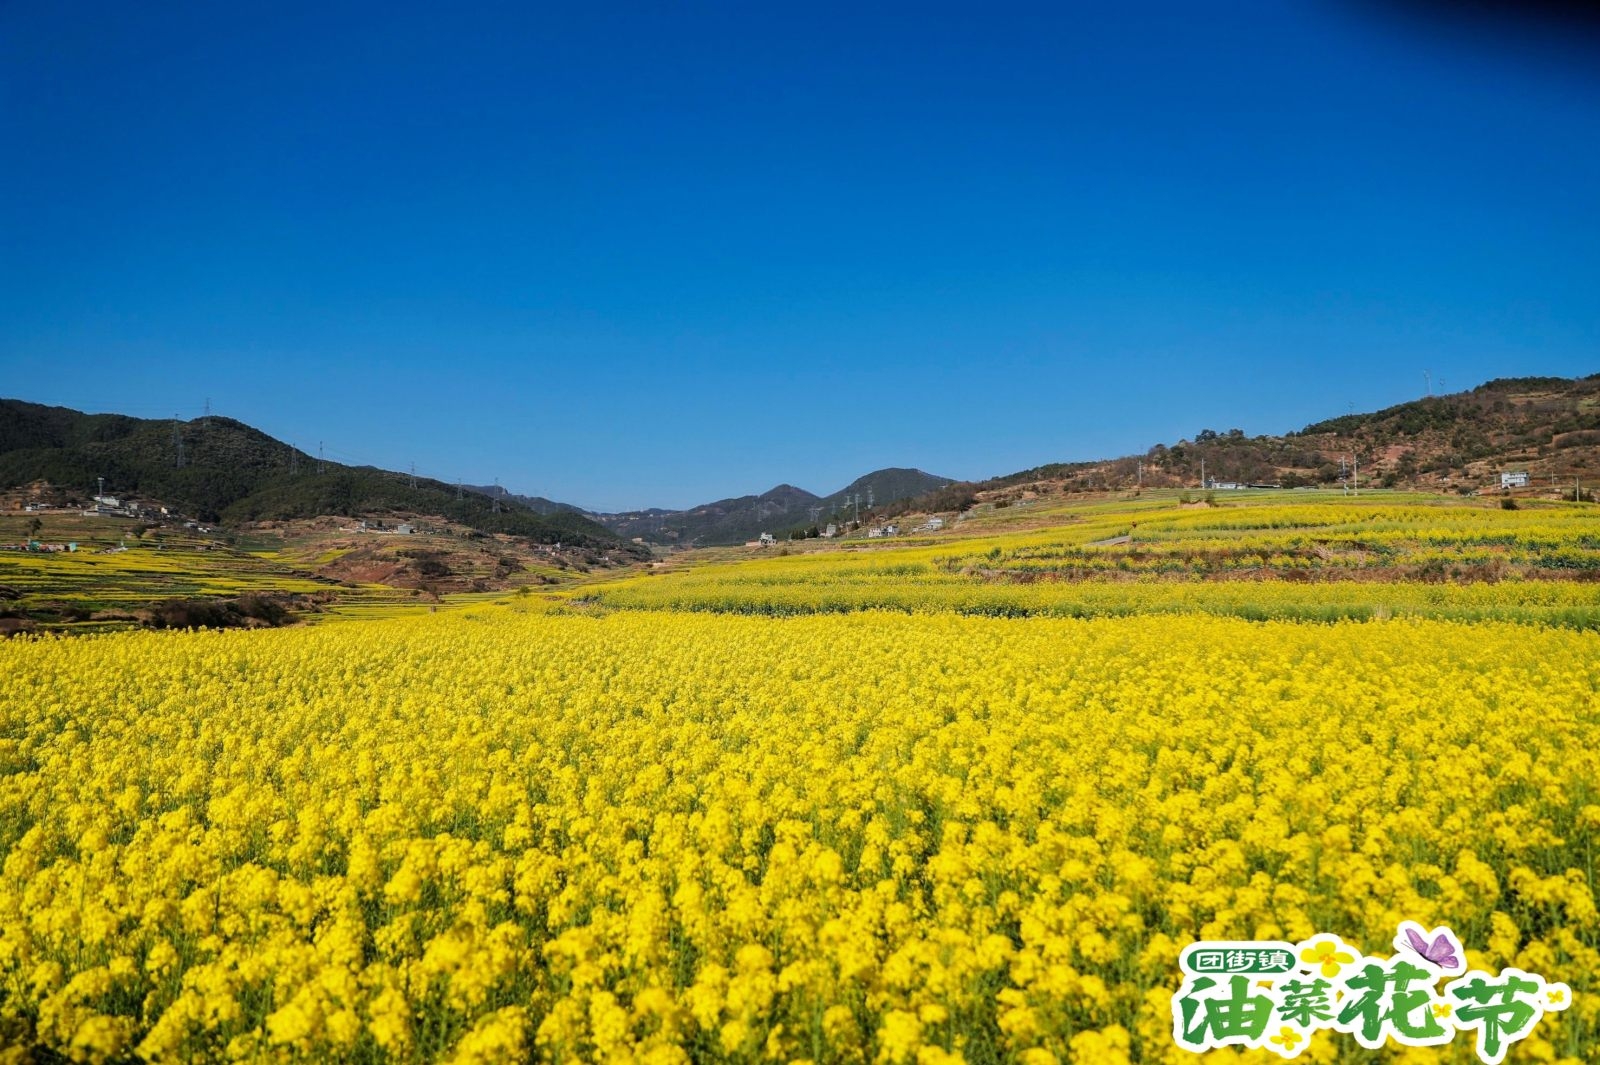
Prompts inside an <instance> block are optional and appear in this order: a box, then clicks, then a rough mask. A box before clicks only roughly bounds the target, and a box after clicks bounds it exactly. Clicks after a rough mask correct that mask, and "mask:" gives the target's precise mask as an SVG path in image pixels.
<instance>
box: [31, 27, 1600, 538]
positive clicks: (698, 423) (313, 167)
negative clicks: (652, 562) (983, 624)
mask: <svg viewBox="0 0 1600 1065" xmlns="http://www.w3.org/2000/svg"><path fill="white" fill-rule="evenodd" d="M323 6H324V5H317V6H312V5H304V6H300V5H293V4H273V5H251V4H242V3H241V4H220V5H219V4H171V5H165V4H164V5H132V4H103V5H94V4H72V3H67V4H59V5H44V4H35V5H23V4H12V5H3V6H0V143H4V144H6V145H7V146H8V147H7V149H6V161H5V163H4V165H0V395H7V396H15V397H20V398H24V399H30V400H35V401H38V402H48V403H58V404H63V405H68V406H74V407H78V408H80V409H89V410H118V411H123V412H127V413H131V414H139V415H146V416H151V417H170V416H171V415H172V414H173V413H175V412H176V413H181V414H182V415H184V416H186V417H189V416H196V415H198V414H199V413H200V412H201V408H202V405H203V404H204V403H205V402H206V400H207V399H208V398H209V400H210V402H211V405H212V409H213V410H214V411H215V412H218V413H222V414H227V415H230V416H233V417H237V418H240V419H242V420H244V421H247V422H250V423H252V424H255V425H258V426H260V427H261V428H263V429H265V430H266V431H268V432H270V433H272V434H274V435H276V436H280V437H283V438H285V439H288V440H290V441H292V442H293V443H295V444H298V445H299V446H301V447H302V448H305V449H306V450H308V451H313V452H314V451H315V450H316V447H317V445H318V443H319V441H320V442H322V443H323V444H324V445H325V447H326V449H327V452H328V453H329V455H330V456H333V457H337V458H341V459H345V460H349V461H356V462H369V463H374V464H378V465H384V466H388V467H391V468H400V469H403V468H405V467H406V466H408V465H409V464H410V463H413V462H414V463H415V464H416V466H417V468H418V470H419V471H421V472H424V473H428V474H431V475H434V476H438V477H441V478H446V479H451V480H454V479H457V478H461V479H466V480H477V481H481V482H488V481H491V480H493V479H495V478H499V480H500V481H501V483H503V484H505V485H508V486H509V487H511V488H512V489H514V490H518V491H523V492H529V493H535V494H540V495H546V496H551V497H554V498H558V499H564V500H569V501H572V502H576V503H579V504H582V505H586V506H591V507H596V508H602V509H621V508H630V507H639V506H646V505H658V506H685V505H690V504H694V503H697V502H703V501H706V500H709V499H713V498H717V497H720V496H724V495H735V494H740V493H743V492H748V491H761V490H764V489H766V488H768V487H770V486H772V485H774V484H776V483H779V482H785V481H786V482H789V483H793V484H798V485H800V486H802V487H805V488H808V489H810V490H812V491H816V492H829V491H833V490H835V489H837V488H839V487H841V486H843V485H844V484H845V483H846V482H848V481H850V480H851V479H853V478H854V477H855V476H857V475H858V474H860V473H863V472H866V471H867V470H870V469H873V468H876V467H880V466H886V465H907V466H920V467H922V468H924V469H927V470H930V471H933V472H936V473H940V474H944V475H948V476H953V477H983V476H990V475H995V474H1000V473H1006V472H1011V471H1013V470H1017V469H1021V468H1025V467H1029V466H1033V465H1037V464H1040V463H1044V462H1051V461H1061V460H1071V459H1083V458H1094V457H1099V456H1105V455H1114V454H1122V453H1127V452H1130V451H1135V450H1143V449H1144V448H1145V447H1147V446H1149V445H1150V444H1153V443H1155V442H1158V441H1171V440H1174V439H1177V438H1178V437H1180V436H1191V435H1193V434H1194V433H1195V432H1197V431H1198V430H1200V429H1202V428H1207V427H1209V428H1215V429H1217V430H1219V431H1220V430H1226V429H1229V428H1233V427H1239V428H1243V429H1245V430H1246V431H1247V432H1252V433H1254V432H1278V431H1283V430H1287V429H1293V428H1298V427H1299V426H1301V425H1304V424H1306V423H1307V422H1310V421H1314V420H1317V419H1320V418H1323V417H1327V416H1330V415H1334V414H1339V413H1343V412H1345V411H1346V410H1347V409H1349V408H1350V407H1351V405H1353V406H1354V408H1355V409H1357V410H1363V409H1375V408H1379V407H1383V406H1387V405H1390V404H1393V403H1396V402H1400V401H1403V400H1405V399H1409V398H1412V397H1414V396H1416V395H1419V394H1421V393H1422V391H1423V387H1424V385H1423V371H1424V370H1425V369H1426V370H1431V371H1432V373H1433V375H1434V379H1435V381H1436V382H1437V381H1438V379H1439V378H1441V377H1442V378H1444V379H1445V381H1446V387H1447V388H1449V389H1454V388H1456V387H1466V386H1470V385H1473V384H1477V383H1479V382H1481V381H1483V380H1485V379H1487V378H1491V377H1497V376H1512V375H1522V374H1560V375H1578V374H1587V373H1593V372H1596V371H1600V346H1597V341H1600V295H1597V293H1600V241H1597V239H1596V238H1597V235H1600V78H1597V77H1596V76H1595V75H1594V74H1593V73H1592V71H1593V70H1595V69H1597V68H1600V62H1596V55H1597V53H1596V52H1595V51H1594V50H1593V49H1592V48H1591V46H1592V45H1593V43H1594V42H1593V39H1592V38H1590V37H1585V36H1584V35H1583V34H1581V33H1579V34H1573V33H1568V32H1562V30H1561V29H1560V28H1557V29H1556V30H1555V31H1554V32H1547V31H1546V30H1545V29H1544V28H1543V27H1537V26H1518V27H1510V28H1506V27H1493V28H1492V29H1491V31H1490V32H1481V33H1471V32H1458V31H1457V30H1455V29H1453V28H1451V27H1448V26H1444V25H1439V24H1429V23H1428V22H1427V21H1426V20H1425V19H1423V20H1419V19H1417V18H1393V17H1383V16H1380V15H1378V14H1376V12H1377V10H1379V5H1377V4H1373V3H1368V4H1358V5H1341V4H1335V3H1331V2H1321V3H1319V2H1315V0H1312V2H1308V3H1303V4H1281V3H1263V4H1252V3H1236V4H1224V5H1194V4H1172V5H1166V4H1141V3H1132V4H1126V5H1124V4H1096V5H1040V6H1038V7H1027V6H1016V7H1012V6H1003V7H1002V6H995V5H977V4H969V5H964V6H941V5H925V4H919V5H915V6H913V5H903V6H893V7H889V6H878V5H841V6H827V5H820V4H818V5H811V4H808V5H787V7H786V8H779V7H778V6H777V5H759V4H758V5H750V4H737V5H736V4H729V5H718V6H706V5H686V6H681V7H679V6H677V5H673V6H672V8H671V9H669V8H668V6H667V5H648V6H647V5H638V6H631V5H630V6H609V7H608V6H602V5H581V4H573V5H560V6H559V7H558V6H550V7H547V8H545V7H540V6H538V5H525V4H514V5H513V4H507V5H499V6H497V5H484V4H466V5H449V6H448V10H446V9H444V8H445V5H407V4H395V3H389V4H382V5H377V4H374V5H327V6H328V7H331V10H323V9H322V7H323Z"/></svg>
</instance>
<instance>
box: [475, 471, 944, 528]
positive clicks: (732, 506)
mask: <svg viewBox="0 0 1600 1065" xmlns="http://www.w3.org/2000/svg"><path fill="white" fill-rule="evenodd" d="M949 483H950V479H949V478H948V477H938V476H935V475H934V474H931V473H925V472H924V471H922V470H916V469H908V468H904V467H894V466H891V467H887V468H885V469H881V470H874V471H873V472H871V473H868V474H863V475H862V476H860V477H857V478H856V479H855V480H853V481H851V482H850V483H849V484H847V485H845V486H844V487H843V488H841V489H839V490H838V491H837V492H832V493H830V494H828V495H825V496H819V495H816V494H814V493H812V492H808V491H806V490H805V489H804V488H797V487H795V486H794V485H792V484H780V485H776V486H775V487H773V488H770V489H768V490H767V491H765V492H762V493H761V494H760V495H744V496H733V497H730V498H728V499H718V500H715V501H713V502H710V503H702V504H700V505H699V506H697V507H689V508H688V509H686V510H670V509H666V508H662V507H650V508H647V509H645V510H630V511H623V512H621V513H615V514H608V513H601V512H597V511H589V510H583V509H581V508H579V507H575V506H573V505H571V504H569V503H558V502H556V501H554V500H551V499H545V498H543V497H541V496H525V495H516V494H510V493H507V494H506V498H509V499H511V500H512V501H514V502H516V503H520V504H521V505H523V506H525V507H528V508H529V509H531V510H534V511H537V512H538V513H541V514H554V513H561V512H571V513H578V514H582V515H584V516H585V517H587V518H589V519H591V520H593V521H595V522H598V523H599V524H601V525H604V526H605V527H606V528H608V529H610V530H612V531H613V532H615V533H617V534H618V535H620V536H623V537H627V538H629V539H632V538H634V537H638V538H640V539H643V540H645V541H647V542H650V543H657V544H682V545H688V544H694V545H697V546H702V547H704V546H716V545H719V544H739V543H744V542H745V541H747V540H753V539H755V538H756V537H757V536H760V535H761V534H762V533H764V532H770V533H774V534H780V535H781V534H787V533H788V532H790V531H791V530H794V529H800V528H808V527H810V526H811V525H812V524H814V523H817V522H820V523H822V524H827V522H828V521H830V520H833V519H835V518H840V519H842V518H843V517H844V516H845V515H846V514H849V515H852V516H853V515H854V514H855V513H856V507H855V499H856V497H857V496H859V497H860V513H861V514H862V515H863V516H864V515H865V514H866V513H867V508H868V506H869V504H870V505H872V506H877V507H883V506H887V505H889V504H892V503H896V502H899V501H901V500H904V499H910V498H912V497H915V496H920V495H923V494H924V493H927V492H931V491H933V490H934V489H936V488H939V487H941V486H943V485H946V484H949ZM477 491H480V492H486V493H493V492H494V487H493V486H490V487H488V488H483V487H480V488H478V489H477Z"/></svg>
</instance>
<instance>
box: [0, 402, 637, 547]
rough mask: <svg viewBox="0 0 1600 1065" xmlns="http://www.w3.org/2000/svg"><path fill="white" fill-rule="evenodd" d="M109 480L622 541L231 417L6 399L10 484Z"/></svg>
mask: <svg viewBox="0 0 1600 1065" xmlns="http://www.w3.org/2000/svg"><path fill="white" fill-rule="evenodd" d="M100 478H104V484H105V488H106V492H107V493H109V494H113V495H117V496H130V497H136V498H141V499H146V500H151V501H155V502H158V503H160V504H161V505H164V506H168V507H171V508H174V509H177V510H179V511H181V512H182V513H184V514H188V515H191V516H193V517H196V518H198V519H199V520H201V521H206V522H221V523H224V524H239V523H244V522H254V521H276V520H290V519H297V518H311V517H316V516H319V515H341V516H350V517H365V516H369V515H381V514H426V515H434V516H438V517H441V518H444V519H448V520H450V521H453V522H458V523H460V524H463V525H468V526H471V527H473V528H476V529H480V530H482V531H484V532H490V533H506V534H509V535H513V536H521V537H526V538H527V539H529V540H531V541H533V542H536V543H557V542H561V543H566V544H571V545H574V546H583V547H591V548H596V549H608V548H613V549H614V548H621V547H622V546H623V545H622V543H621V541H620V540H619V538H618V537H617V535H616V534H615V533H613V532H611V531H610V530H608V529H606V528H605V527H604V526H601V525H599V524H597V523H596V522H593V521H591V520H589V519H588V518H586V517H584V516H583V515H582V514H579V513H575V512H572V511H558V512H553V513H549V514H539V513H535V512H534V511H533V510H531V509H528V508H526V507H522V506H518V505H516V504H515V503H513V502H510V501H499V502H496V501H495V500H492V499H490V498H489V497H488V496H486V495H483V494H482V493H479V492H475V491H468V490H464V489H458V487H457V486H455V485H449V484H444V483H443V482H440V481H435V480H429V479H427V478H421V477H417V478H413V477H411V476H409V475H407V474H403V473H396V472H393V471H390V470H381V469H377V468H375V467H371V466H344V465H340V464H339V463H335V462H324V461H319V460H318V459H316V458H315V457H313V456H311V455H307V454H305V453H304V452H301V451H298V450H296V449H295V448H293V447H291V446H290V445H288V444H285V443H284V442H282V441H280V440H276V439H274V438H273V437H271V436H268V435H267V434H266V433H263V432H261V431H260V430H258V429H255V428H252V427H251V426H249V425H246V424H244V423H243V422H239V421H235V420H234V419H232V418H224V417H218V416H211V417H206V418H200V419H194V420H191V421H180V420H177V419H171V420H165V419H145V418H131V417H127V416H125V415H120V414H84V413H82V412H80V411H75V410H71V409H68V408H65V407H46V406H41V405H39V404H36V403H26V402H23V401H21V400H14V399H0V487H15V486H19V485H23V484H30V483H34V482H38V481H45V482H48V483H50V484H51V485H54V486H57V488H59V489H60V490H62V491H63V492H65V493H66V494H67V496H68V497H70V498H75V499H78V500H81V501H87V500H88V499H89V497H91V496H92V495H93V494H94V493H95V490H96V487H97V485H98V484H99V483H100V480H99V479H100ZM629 551H630V553H634V554H639V553H640V552H639V551H638V550H637V549H635V548H632V547H631V545H630V546H629Z"/></svg>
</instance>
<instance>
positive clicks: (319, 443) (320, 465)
mask: <svg viewBox="0 0 1600 1065" xmlns="http://www.w3.org/2000/svg"><path fill="white" fill-rule="evenodd" d="M323 468H324V467H323V462H322V441H321V440H318V441H317V472H318V473H319V474H320V473H321V472H322V471H323Z"/></svg>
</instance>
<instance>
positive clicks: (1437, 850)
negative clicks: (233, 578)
mask: <svg viewBox="0 0 1600 1065" xmlns="http://www.w3.org/2000/svg"><path fill="white" fill-rule="evenodd" d="M1395 520H1399V519H1398V518H1397V519H1395ZM1141 527H1142V526H1141ZM1530 535H1531V533H1530ZM1041 549H1042V548H1041ZM779 561H783V560H779ZM1597 587H1600V586H1597ZM1475 594H1476V593H1475ZM1563 594H1565V593H1563ZM1591 594H1594V593H1593V592H1592V591H1591ZM1597 690H1600V634H1597V633H1595V632H1589V631H1582V630H1579V629H1577V628H1550V627H1538V626H1533V625H1523V624H1512V623H1501V622H1484V621H1476V622H1470V623H1467V622H1455V621H1418V620H1409V619H1407V620H1393V621H1389V622H1383V623H1371V624H1357V623H1351V622H1341V623H1337V624H1332V625H1322V624H1307V623H1291V622H1280V621H1265V622H1260V621H1258V622H1250V621H1243V620H1238V619H1232V618H1227V617H1211V616H1201V615H1197V614H1177V615H1170V616H1154V615H1135V616H1129V617H1104V618H1093V619H1071V618H1048V617H1029V618H985V617H973V616H964V615H957V614H953V613H921V614H907V613H878V612H861V613H851V614H838V615H818V614H808V615H805V616H795V617H787V618H771V617H747V616H727V615H719V614H714V613H676V612H669V611H615V612H610V613H604V614H601V615H599V616H587V615H584V614H579V613H559V612H558V613H537V612H531V611H527V610H524V609H522V608H521V607H519V606H517V605H515V604H513V605H508V606H476V607H474V608H472V609H471V610H470V611H465V612H458V613H441V614H438V615H434V616H426V615H424V616H419V617H410V618H402V619H396V620H392V621H372V622H365V623H361V624H353V623H352V624H338V623H336V624H327V625H322V626H318V627H316V628H308V629H283V630H271V631H260V632H229V633H212V632H200V633H189V634H172V633H129V634H118V635H112V636H106V637H96V638H93V639H71V640H63V639H41V640H27V641H20V642H19V641H10V642H8V643H5V644H0V1045H19V1046H23V1047H26V1048H28V1050H29V1053H30V1056H33V1057H39V1058H50V1057H63V1058H68V1059H75V1060H85V1061H87V1060H95V1059H96V1058H97V1057H98V1058H100V1059H103V1060H106V1061H116V1060H123V1059H131V1058H133V1057H139V1058H141V1059H143V1060H148V1061H151V1062H169V1061H170V1062H181V1061H201V1060H217V1059H219V1058H223V1057H229V1056H233V1057H236V1058H238V1059H240V1060H255V1061H269V1062H276V1061H284V1062H288V1061H307V1060H317V1061H333V1062H338V1061H347V1060H360V1061H380V1062H384V1061H393V1062H406V1063H413V1062H434V1061H440V1062H442V1061H451V1060H460V1061H495V1060H507V1059H527V1058H530V1057H533V1058H538V1059H540V1060H550V1061H562V1062H586V1061H597V1060H605V1061H617V1062H621V1061H633V1062H658V1063H662V1065H666V1063H669V1062H674V1063H675V1062H682V1061H687V1060H706V1059H714V1058H719V1057H720V1058H722V1059H726V1060H729V1061H734V1062H755V1061H787V1060H800V1059H804V1060H810V1061H814V1062H816V1063H817V1065H843V1063H852V1065H875V1063H877V1062H880V1061H881V1062H891V1061H893V1062H917V1063H919V1065H920V1063H933V1065H938V1063H948V1062H954V1061H974V1062H978V1061H984V1062H987V1061H996V1060H999V1061H1037V1062H1045V1061H1059V1062H1107V1063H1120V1062H1122V1061H1129V1062H1131V1061H1171V1060H1176V1059H1174V1058H1172V1057H1170V1055H1171V1054H1173V1053H1175V1052H1177V1051H1176V1048H1175V1047H1173V1045H1172V1040H1171V1023H1172V1021H1171V1011H1170V1003H1171V996H1172V994H1173V991H1174V989H1175V988H1176V987H1177V985H1178V978H1179V969H1178V964H1177V962H1178V958H1179V956H1180V954H1181V953H1182V951H1183V950H1184V949H1185V948H1186V947H1187V946H1188V945H1189V944H1191V943H1193V942H1195V941H1196V940H1199V939H1223V940H1236V939H1252V938H1263V939H1285V940H1288V941H1290V942H1303V941H1307V940H1312V941H1313V942H1315V943H1319V944H1320V947H1327V948H1330V949H1331V951H1332V952H1331V954H1326V955H1325V954H1322V953H1320V952H1317V951H1314V953H1315V964H1316V965H1317V966H1318V971H1319V972H1324V973H1325V972H1326V971H1327V970H1326V967H1327V966H1329V965H1332V966H1334V971H1335V972H1338V971H1341V970H1340V967H1341V966H1348V965H1349V964H1350V963H1351V962H1352V961H1353V960H1354V957H1353V955H1351V954H1350V953H1349V952H1347V951H1343V950H1340V949H1337V948H1336V947H1335V945H1334V944H1333V942H1332V940H1331V939H1324V940H1320V941H1317V940H1315V939H1314V937H1315V936H1317V935H1318V934H1319V933H1327V934H1329V935H1334V934H1337V935H1338V936H1340V937H1342V939H1343V941H1344V942H1347V943H1349V944H1351V945H1352V947H1354V946H1355V945H1358V944H1360V945H1363V946H1369V947H1370V946H1374V945H1377V944H1382V943H1386V942H1389V941H1391V940H1392V937H1393V934H1394V929H1395V926H1396V924H1397V922H1398V921H1399V920H1402V919H1408V920H1416V921H1418V922H1419V923H1421V924H1422V925H1423V926H1424V927H1434V926H1436V925H1439V924H1448V925H1449V926H1450V927H1451V928H1452V929H1454V930H1455V931H1456V932H1457V934H1458V936H1459V937H1460V939H1461V941H1462V944H1463V945H1464V947H1466V948H1467V954H1468V956H1467V959H1466V960H1467V961H1468V962H1469V964H1470V965H1471V966H1473V967H1475V968H1483V969H1488V970H1491V971H1492V970H1493V969H1495V968H1497V967H1499V966H1500V965H1508V964H1516V965H1520V966H1522V967H1523V968H1525V969H1527V970H1528V971H1535V972H1540V973H1542V974H1544V975H1545V976H1546V977H1547V978H1548V979H1549V980H1551V981H1552V982H1555V981H1560V982H1562V983H1563V984H1565V985H1567V986H1569V987H1570V988H1571V993H1570V995H1568V998H1570V1000H1571V1002H1570V1006H1569V1008H1567V1009H1565V1010H1557V1009H1555V1006H1556V1005H1558V1004H1557V1003H1556V1002H1554V1001H1551V1002H1549V1003H1547V1010H1548V1014H1547V1016H1546V1017H1545V1018H1544V1019H1543V1020H1542V1021H1541V1022H1540V1024H1541V1028H1540V1031H1541V1033H1543V1034H1544V1036H1545V1037H1546V1038H1547V1039H1548V1041H1549V1045H1550V1047H1552V1048H1564V1047H1569V1046H1571V1047H1579V1048H1581V1047H1584V1046H1588V1045H1591V1044H1594V1043H1597V1042H1600V1010H1597V1009H1595V1008H1592V1007H1591V1006H1590V1003H1593V1002H1596V1001H1600V1000H1597V999H1596V997H1595V995H1594V994H1593V992H1594V991H1595V990H1597V989H1600V988H1597V986H1596V983H1597V979H1600V948H1597V946H1596V944H1597V942H1600V938H1597V937H1600V917H1597V913H1596V907H1595V900H1594V897H1593V892H1592V889H1591V887H1590V883H1591V880H1590V872H1591V865H1592V863H1591V861H1590V858H1589V855H1591V854H1592V853H1593V851H1594V844H1595V843H1596V842H1600V840H1597V836H1600V806H1597V805H1596V804H1595V803H1594V801H1593V791H1592V784H1591V783H1590V782H1592V781H1594V780H1597V779H1600V717H1597V715H1596V713H1595V696H1594V693H1595V692H1596V691H1597ZM1320 947H1319V948H1317V950H1318V951H1320ZM1311 960H1312V959H1308V961H1311ZM1343 971H1346V972H1348V971H1349V970H1348V969H1343ZM1280 1034H1281V1033H1280ZM1458 1042H1459V1043H1460V1047H1459V1048H1457V1047H1456V1046H1455V1045H1452V1047H1451V1048H1450V1049H1449V1050H1448V1051H1438V1052H1435V1051H1431V1050H1430V1051H1429V1053H1430V1054H1432V1053H1437V1054H1440V1055H1448V1054H1455V1055H1456V1056H1455V1058H1451V1057H1449V1056H1445V1057H1444V1058H1443V1060H1446V1061H1452V1060H1458V1061H1466V1060H1470V1057H1461V1054H1467V1055H1469V1056H1470V1054H1471V1049H1470V1045H1469V1041H1467V1040H1458ZM1324 1045H1326V1046H1328V1047H1336V1046H1337V1045H1338V1041H1337V1040H1320V1041H1318V1042H1317V1043H1316V1044H1315V1045H1313V1046H1310V1047H1305V1046H1303V1045H1302V1046H1301V1047H1300V1048H1299V1049H1301V1050H1302V1051H1303V1053H1305V1054H1307V1055H1311V1056H1315V1055H1317V1054H1320V1053H1322V1052H1323V1047H1324ZM1529 1045H1530V1047H1531V1046H1532V1045H1533V1044H1531V1043H1530V1044H1529ZM1458 1050H1459V1052H1458ZM1330 1052H1331V1051H1330ZM1566 1052H1567V1051H1565V1050H1560V1051H1559V1053H1566ZM1559 1053H1558V1054H1557V1056H1559ZM1318 1060H1320V1059H1318Z"/></svg>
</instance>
